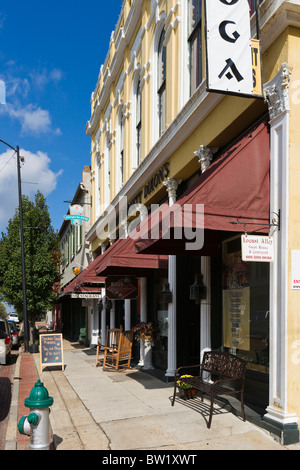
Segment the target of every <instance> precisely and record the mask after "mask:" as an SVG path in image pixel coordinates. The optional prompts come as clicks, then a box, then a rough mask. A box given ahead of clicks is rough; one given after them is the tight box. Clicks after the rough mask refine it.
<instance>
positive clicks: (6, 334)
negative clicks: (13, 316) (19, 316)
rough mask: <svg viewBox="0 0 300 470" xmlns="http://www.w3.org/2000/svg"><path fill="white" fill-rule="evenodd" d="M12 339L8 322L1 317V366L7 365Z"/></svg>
mask: <svg viewBox="0 0 300 470" xmlns="http://www.w3.org/2000/svg"><path fill="white" fill-rule="evenodd" d="M11 348H12V339H11V333H10V328H9V325H8V321H7V320H6V318H2V317H0V364H7V363H8V359H9V356H10V353H11Z"/></svg>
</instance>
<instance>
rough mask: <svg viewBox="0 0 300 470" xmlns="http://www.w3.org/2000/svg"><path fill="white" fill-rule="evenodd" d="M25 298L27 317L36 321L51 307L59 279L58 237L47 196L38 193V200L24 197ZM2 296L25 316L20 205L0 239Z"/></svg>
mask: <svg viewBox="0 0 300 470" xmlns="http://www.w3.org/2000/svg"><path fill="white" fill-rule="evenodd" d="M22 212H23V227H24V230H23V232H24V252H25V271H26V294H27V295H26V299H27V312H28V319H29V320H30V321H31V323H33V322H34V321H36V320H38V319H39V318H40V317H41V316H42V315H43V314H44V313H45V312H46V311H47V310H49V309H51V308H52V305H53V302H54V301H55V299H56V297H57V294H56V291H55V283H57V282H59V280H60V276H59V263H60V249H59V237H58V234H57V232H55V231H54V229H53V227H52V226H51V220H50V215H49V211H48V206H47V205H46V199H45V197H44V196H43V194H42V193H41V192H39V191H38V192H37V194H36V195H35V200H34V201H30V200H29V198H28V197H27V196H23V197H22ZM0 295H1V297H2V299H3V300H4V301H5V302H7V303H8V304H10V305H13V306H14V308H15V311H16V312H18V314H19V315H20V319H22V312H23V288H22V268H21V246H20V217H19V209H18V208H17V209H16V211H15V214H14V216H13V218H12V219H10V220H9V221H8V226H7V233H3V232H2V234H1V239H0Z"/></svg>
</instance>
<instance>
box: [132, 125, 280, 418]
mask: <svg viewBox="0 0 300 470" xmlns="http://www.w3.org/2000/svg"><path fill="white" fill-rule="evenodd" d="M269 165H270V143H269V127H268V122H267V119H265V118H264V119H262V120H260V121H258V122H257V123H256V124H255V125H254V126H252V127H251V128H249V129H248V130H247V131H246V132H244V133H243V134H242V135H241V136H240V137H239V138H238V139H236V140H235V141H234V142H233V143H232V144H231V145H229V146H228V147H227V148H226V149H224V150H223V151H222V152H220V153H219V154H216V155H215V156H214V158H213V159H212V162H211V164H210V166H208V167H207V169H206V170H205V171H204V172H202V174H201V175H200V176H196V178H195V177H191V178H190V181H192V183H191V184H189V181H188V180H187V181H185V182H184V183H183V184H182V185H181V186H180V187H178V190H177V198H176V201H173V204H172V205H168V204H167V203H166V204H163V205H162V206H160V208H158V209H156V212H155V211H154V212H153V213H151V214H150V215H149V217H148V220H146V221H144V222H143V223H142V224H141V228H140V231H141V237H140V239H139V240H137V241H136V242H135V247H136V250H137V252H138V253H141V254H143V253H144V254H145V255H146V254H149V253H156V254H164V255H169V257H170V258H173V257H174V256H175V255H176V268H175V271H176V292H174V291H173V292H172V294H173V299H172V301H171V303H175V305H176V307H175V309H173V310H172V309H170V304H164V305H162V304H161V302H160V295H159V294H160V292H161V289H162V283H164V282H166V281H168V279H167V278H165V279H164V280H163V281H160V282H161V284H159V281H158V283H157V284H156V285H157V288H156V291H155V295H154V296H153V298H154V299H155V300H154V302H155V303H156V307H155V309H156V314H157V320H158V322H159V324H160V330H161V331H162V332H163V334H160V337H161V338H160V343H159V344H158V345H156V348H155V349H156V354H155V355H154V357H155V359H156V362H155V365H156V366H157V365H158V364H159V363H160V365H158V367H159V368H163V367H164V368H165V369H167V367H168V366H170V357H169V356H170V353H171V354H173V355H174V356H175V361H174V363H175V362H176V365H177V366H181V365H191V364H195V363H198V362H199V360H200V358H201V354H202V353H203V351H204V350H205V349H207V348H212V349H217V350H220V349H221V350H224V349H225V350H229V351H230V352H232V353H234V354H237V355H239V356H241V357H243V358H244V359H246V360H247V362H248V368H247V395H246V398H247V400H248V403H251V404H252V405H255V407H256V408H261V410H264V409H265V408H266V406H267V404H268V379H269V376H268V373H269V263H261V262H244V261H242V258H241V235H242V234H244V233H245V232H247V233H248V234H250V233H258V234H268V233H269V232H270V229H271V227H270V224H269V220H270V212H269V211H270V182H269ZM179 188H180V189H179ZM158 212H160V216H161V217H160V218H159V217H158V216H157V214H158ZM165 219H168V221H169V224H163V220H165ZM153 227H154V230H153ZM180 229H181V230H182V231H181V236H180ZM153 233H156V234H158V236H156V238H154V237H153V236H152V237H151V235H153ZM192 235H193V237H192ZM201 240H202V241H203V246H202V245H200V241H201ZM187 244H188V245H187ZM187 246H188V247H189V248H188V249H187ZM169 274H170V272H169ZM158 286H159V287H158ZM171 290H172V289H171ZM195 292H197V294H196V295H195ZM174 297H176V298H175V302H174ZM171 315H173V316H174V318H173V322H174V323H175V328H174V329H173V330H172V329H170V328H166V327H163V325H164V324H166V323H167V324H168V326H169V325H170V320H171ZM172 334H173V338H172V337H171V335H172ZM170 345H172V346H171V347H172V348H173V350H172V351H171V348H170ZM164 351H165V354H164ZM167 363H169V364H167ZM162 365H163V367H162Z"/></svg>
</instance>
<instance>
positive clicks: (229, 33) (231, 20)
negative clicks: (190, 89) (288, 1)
mask: <svg viewBox="0 0 300 470" xmlns="http://www.w3.org/2000/svg"><path fill="white" fill-rule="evenodd" d="M205 6H206V8H205V11H206V54H207V57H206V63H207V89H208V91H216V92H219V93H229V94H238V95H251V96H253V75H252V51H251V32H250V14H249V3H248V0H206V2H205Z"/></svg>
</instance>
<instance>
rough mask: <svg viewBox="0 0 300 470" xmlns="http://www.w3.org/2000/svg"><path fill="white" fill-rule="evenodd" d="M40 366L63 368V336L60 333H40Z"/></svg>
mask: <svg viewBox="0 0 300 470" xmlns="http://www.w3.org/2000/svg"><path fill="white" fill-rule="evenodd" d="M40 366H41V371H42V370H43V368H44V367H49V366H61V367H62V370H64V360H63V338H62V334H61V333H54V334H44V335H40Z"/></svg>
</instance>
